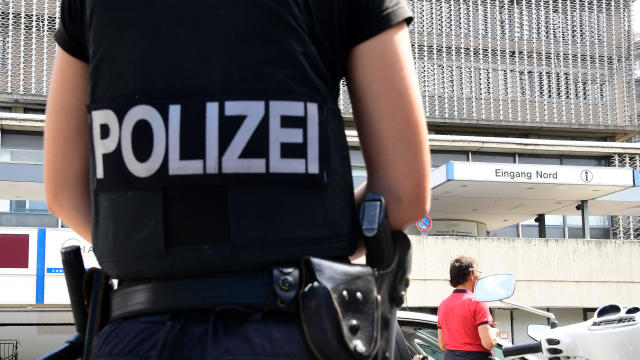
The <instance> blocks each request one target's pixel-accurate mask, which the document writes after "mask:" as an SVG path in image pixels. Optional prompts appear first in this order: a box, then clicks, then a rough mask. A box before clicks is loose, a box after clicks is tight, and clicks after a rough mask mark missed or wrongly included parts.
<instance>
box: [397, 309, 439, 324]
mask: <svg viewBox="0 0 640 360" xmlns="http://www.w3.org/2000/svg"><path fill="white" fill-rule="evenodd" d="M396 317H397V318H398V320H419V321H426V322H430V323H434V324H435V323H437V322H438V317H437V316H435V315H431V314H424V313H419V312H414V311H398V313H397V315H396Z"/></svg>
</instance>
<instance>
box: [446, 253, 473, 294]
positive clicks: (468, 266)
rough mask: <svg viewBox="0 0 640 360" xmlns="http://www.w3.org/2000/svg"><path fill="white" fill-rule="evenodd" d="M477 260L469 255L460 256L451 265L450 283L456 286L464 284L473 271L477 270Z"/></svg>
mask: <svg viewBox="0 0 640 360" xmlns="http://www.w3.org/2000/svg"><path fill="white" fill-rule="evenodd" d="M476 264H477V262H476V261H475V260H474V259H473V258H471V257H469V256H458V257H457V258H455V259H453V261H451V266H449V284H451V286H453V287H456V286H458V285H460V284H464V283H465V282H466V281H467V279H468V278H469V274H471V271H473V270H475V268H476Z"/></svg>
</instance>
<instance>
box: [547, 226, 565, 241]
mask: <svg viewBox="0 0 640 360" xmlns="http://www.w3.org/2000/svg"><path fill="white" fill-rule="evenodd" d="M547 237H548V238H552V239H564V227H562V226H547Z"/></svg>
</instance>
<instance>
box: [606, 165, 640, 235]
mask: <svg viewBox="0 0 640 360" xmlns="http://www.w3.org/2000/svg"><path fill="white" fill-rule="evenodd" d="M609 165H610V166H613V167H626V168H633V169H637V170H640V155H634V154H614V155H612V156H611V158H610V160H609ZM611 233H612V234H613V238H614V239H619V240H640V217H638V216H612V217H611Z"/></svg>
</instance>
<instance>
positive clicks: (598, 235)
mask: <svg viewBox="0 0 640 360" xmlns="http://www.w3.org/2000/svg"><path fill="white" fill-rule="evenodd" d="M589 235H590V236H591V238H592V239H610V238H611V232H610V231H609V228H595V229H594V228H591V229H589Z"/></svg>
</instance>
